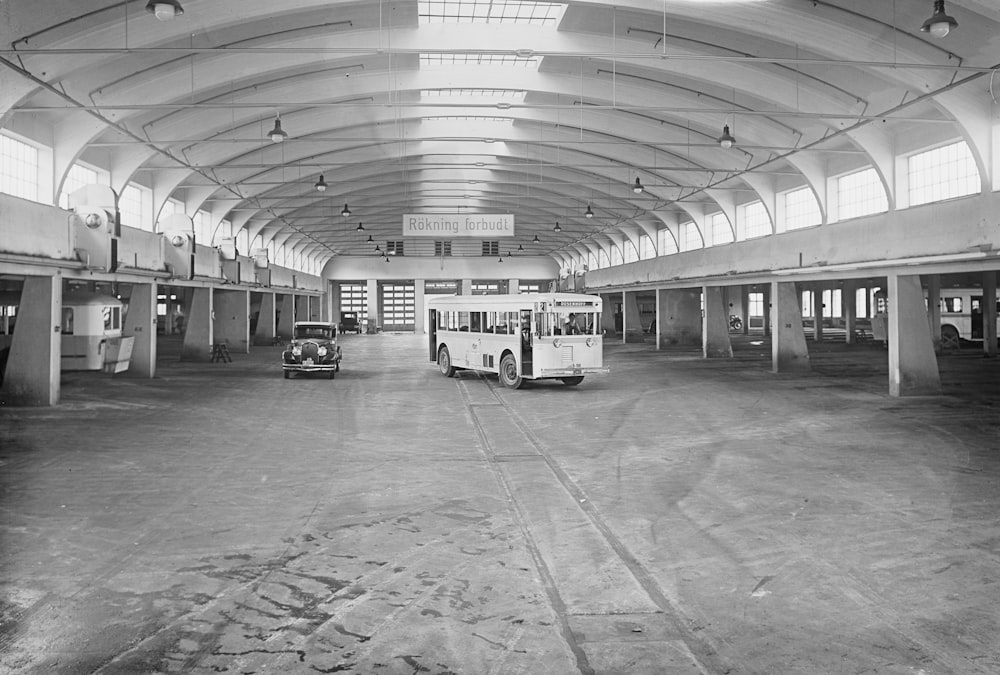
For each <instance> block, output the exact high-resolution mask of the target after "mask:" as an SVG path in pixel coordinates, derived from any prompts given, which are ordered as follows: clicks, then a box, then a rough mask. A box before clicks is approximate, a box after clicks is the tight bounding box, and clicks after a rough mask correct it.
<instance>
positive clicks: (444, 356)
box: [438, 347, 455, 377]
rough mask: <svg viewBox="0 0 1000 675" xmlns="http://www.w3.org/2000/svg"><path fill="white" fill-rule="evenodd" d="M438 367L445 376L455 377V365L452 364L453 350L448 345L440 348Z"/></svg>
mask: <svg viewBox="0 0 1000 675" xmlns="http://www.w3.org/2000/svg"><path fill="white" fill-rule="evenodd" d="M438 368H440V369H441V374H442V375H444V376H445V377H455V366H453V365H451V352H449V351H448V348H447V347H441V349H440V350H438Z"/></svg>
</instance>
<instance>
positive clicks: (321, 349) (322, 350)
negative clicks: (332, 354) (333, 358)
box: [316, 347, 326, 356]
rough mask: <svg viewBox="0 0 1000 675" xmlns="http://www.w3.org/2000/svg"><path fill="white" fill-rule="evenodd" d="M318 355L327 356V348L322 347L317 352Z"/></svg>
mask: <svg viewBox="0 0 1000 675" xmlns="http://www.w3.org/2000/svg"><path fill="white" fill-rule="evenodd" d="M316 354H318V355H319V356H326V347H320V348H319V349H317V350H316Z"/></svg>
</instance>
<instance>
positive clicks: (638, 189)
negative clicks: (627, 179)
mask: <svg viewBox="0 0 1000 675" xmlns="http://www.w3.org/2000/svg"><path fill="white" fill-rule="evenodd" d="M632 192H634V193H636V194H640V193H642V183H641V182H640V181H639V177H638V176H636V177H635V185H633V186H632Z"/></svg>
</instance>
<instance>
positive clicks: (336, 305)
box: [330, 281, 361, 324]
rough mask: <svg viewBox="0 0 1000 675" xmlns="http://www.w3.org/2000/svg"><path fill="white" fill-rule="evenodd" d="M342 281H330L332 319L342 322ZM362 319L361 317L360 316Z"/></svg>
mask: <svg viewBox="0 0 1000 675" xmlns="http://www.w3.org/2000/svg"><path fill="white" fill-rule="evenodd" d="M340 312H341V309H340V282H339V281H331V282H330V321H332V322H334V323H338V324H339V323H340ZM358 320H359V321H360V320H361V317H358Z"/></svg>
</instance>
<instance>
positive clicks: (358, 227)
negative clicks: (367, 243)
mask: <svg viewBox="0 0 1000 675" xmlns="http://www.w3.org/2000/svg"><path fill="white" fill-rule="evenodd" d="M354 229H355V230H356V231H357V232H364V231H365V225H364V223H358V226H357V227H356V228H354Z"/></svg>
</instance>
